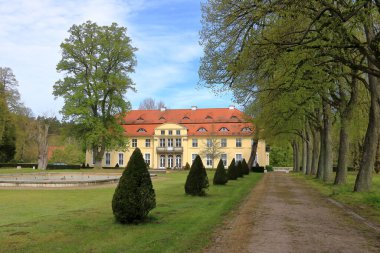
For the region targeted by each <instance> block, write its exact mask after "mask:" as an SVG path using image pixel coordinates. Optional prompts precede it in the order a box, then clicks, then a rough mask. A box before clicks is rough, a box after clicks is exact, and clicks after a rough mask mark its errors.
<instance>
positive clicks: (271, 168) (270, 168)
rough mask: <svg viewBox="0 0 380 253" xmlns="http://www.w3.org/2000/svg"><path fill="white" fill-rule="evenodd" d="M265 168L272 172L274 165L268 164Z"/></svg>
mask: <svg viewBox="0 0 380 253" xmlns="http://www.w3.org/2000/svg"><path fill="white" fill-rule="evenodd" d="M265 169H266V170H267V171H268V172H271V171H273V166H270V165H267V166H265Z"/></svg>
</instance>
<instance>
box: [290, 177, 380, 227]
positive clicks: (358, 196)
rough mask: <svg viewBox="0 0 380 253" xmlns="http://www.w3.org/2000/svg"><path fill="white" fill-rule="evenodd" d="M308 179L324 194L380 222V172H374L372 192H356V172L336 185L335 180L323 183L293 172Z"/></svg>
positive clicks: (308, 181)
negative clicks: (345, 182) (345, 181)
mask: <svg viewBox="0 0 380 253" xmlns="http://www.w3.org/2000/svg"><path fill="white" fill-rule="evenodd" d="M293 175H295V176H297V177H302V178H305V179H306V182H307V183H309V184H310V185H311V186H313V187H314V188H316V189H318V190H319V191H320V192H321V193H322V194H324V195H326V196H329V197H331V198H333V199H335V200H338V201H339V202H341V203H343V204H345V205H346V206H348V207H349V208H351V209H352V210H354V211H355V212H357V213H359V214H361V215H363V216H366V217H367V218H369V219H371V220H373V221H375V222H376V223H378V224H380V174H373V181H372V190H371V192H354V191H353V189H354V184H355V179H356V173H349V174H348V177H347V184H346V185H340V186H336V185H333V181H331V182H329V183H323V182H321V181H319V180H317V179H315V178H314V177H311V176H305V175H302V174H293Z"/></svg>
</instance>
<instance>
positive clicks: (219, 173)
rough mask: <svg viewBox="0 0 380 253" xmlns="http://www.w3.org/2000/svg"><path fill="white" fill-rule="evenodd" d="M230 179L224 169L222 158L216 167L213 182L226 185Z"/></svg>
mask: <svg viewBox="0 0 380 253" xmlns="http://www.w3.org/2000/svg"><path fill="white" fill-rule="evenodd" d="M227 181H228V177H227V172H226V170H225V169H224V164H223V161H222V159H220V160H219V163H218V167H217V168H216V171H215V174H214V179H213V184H214V185H225V184H226V183H227Z"/></svg>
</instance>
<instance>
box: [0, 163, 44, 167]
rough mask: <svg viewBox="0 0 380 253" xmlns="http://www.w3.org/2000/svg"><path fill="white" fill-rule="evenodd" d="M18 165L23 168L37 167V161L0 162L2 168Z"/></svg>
mask: <svg viewBox="0 0 380 253" xmlns="http://www.w3.org/2000/svg"><path fill="white" fill-rule="evenodd" d="M17 166H21V168H33V166H34V167H35V168H37V163H0V168H17Z"/></svg>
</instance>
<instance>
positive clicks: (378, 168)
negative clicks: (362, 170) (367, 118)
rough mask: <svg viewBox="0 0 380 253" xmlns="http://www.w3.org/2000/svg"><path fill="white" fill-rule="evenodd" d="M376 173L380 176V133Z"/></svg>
mask: <svg viewBox="0 0 380 253" xmlns="http://www.w3.org/2000/svg"><path fill="white" fill-rule="evenodd" d="M374 166H375V168H374V169H375V172H376V174H379V172H380V133H379V141H378V142H377V150H376V162H375V165H374Z"/></svg>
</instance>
